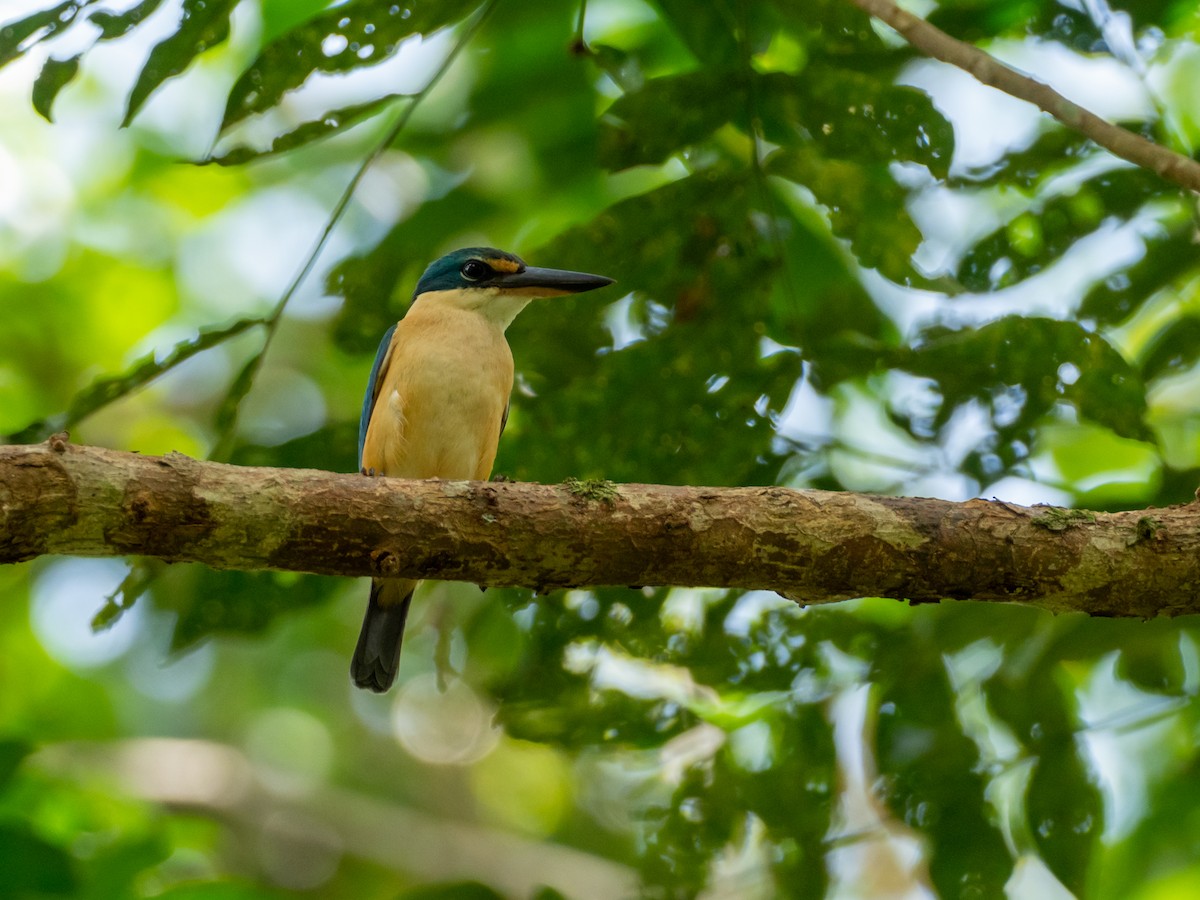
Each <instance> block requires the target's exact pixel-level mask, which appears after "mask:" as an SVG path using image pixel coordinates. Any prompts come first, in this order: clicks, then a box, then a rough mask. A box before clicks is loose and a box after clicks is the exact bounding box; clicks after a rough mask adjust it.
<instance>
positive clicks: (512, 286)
mask: <svg viewBox="0 0 1200 900" xmlns="http://www.w3.org/2000/svg"><path fill="white" fill-rule="evenodd" d="M612 281H613V280H612V279H611V278H605V277H604V276H603V275H588V274H586V273H584V272H567V271H563V270H561V269H538V268H534V267H533V266H527V265H525V263H524V262H523V261H522V260H521V259H520V257H517V256H514V255H513V254H511V253H505V252H504V251H503V250H494V249H492V248H490V247H468V248H466V249H463V250H455V251H454V252H453V253H448V254H446V255H445V256H443V257H442V258H441V259H439V260H437V261H436V262H434V263H432V264H431V265H430V266H429V268H427V269H426V270H425V274H424V275H422V276H421V280H420V281H419V282H417V289H416V290H415V291H414V292H413V300H412V304H411V305H410V306H409V308H408V312H407V313H406V314H405V316H404V318H403V319H401V320H400V321H399V322H397V323H396V324H395V325H393V326H392V327H391V328H389V329H388V331H387V333H386V334H385V335H384V336H383V341H382V343H380V345H379V352H378V353H377V354H376V356H375V365H374V366H373V367H372V368H371V377H370V380H369V381H368V383H367V395H366V397H365V398H364V400H363V407H362V418H361V419H360V420H359V426H358V465H359V469H360V471H362V472H363V473H364V474H367V475H388V476H392V477H396V478H448V479H475V480H480V481H482V480H486V479H487V478H488V477H490V476H491V474H492V463H493V462H495V459H496V449H497V446H498V444H499V441H500V433H501V432H502V431H503V430H504V424H505V422H506V421H508V404H509V394H510V393H511V391H512V385H513V358H512V351H511V350H509V348H508V341H506V340H505V338H504V330H505V329H506V328H508V326H509V325H510V324H511V323H512V321H513V319H515V318H516V317H517V314H518V313H520V312H521V310H523V309H524V308H525V307H526V306H527V305H528V304H529V302H530V301H531V300H535V299H537V298H539V297H558V296H562V295H564V294H578V293H582V292H583V291H591V290H594V289H596V288H600V287H604V286H605V285H607V284H612ZM416 586H417V582H416V581H410V580H406V579H397V578H374V579H372V580H371V599H370V602H369V603H368V604H367V613H366V616H365V617H364V618H363V624H362V632H361V633H360V634H359V636H358V646H356V647H355V648H354V658H353V659H352V660H351V663H350V676H351V678H353V679H354V683H355V684H356V685H358V686H359V687H361V688H369V689H370V690H372V691H376V692H377V693H382V692H383V691H386V690H387V689H388V688H389V687H391V685H392V682H393V681H394V680H395V678H396V669H397V667H398V665H399V662H400V642H401V640H402V639H403V637H404V622H405V619H407V618H408V605H409V603H410V602H411V601H412V595H413V590H414V589H415V588H416Z"/></svg>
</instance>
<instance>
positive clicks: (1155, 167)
mask: <svg viewBox="0 0 1200 900" xmlns="http://www.w3.org/2000/svg"><path fill="white" fill-rule="evenodd" d="M849 2H850V3H853V4H854V5H855V6H857V7H858V8H859V9H861V10H863V11H864V12H866V13H869V14H870V15H872V16H875V18H877V19H879V20H880V21H882V22H886V23H887V24H888V25H890V26H891V27H892V28H894V29H896V31H897V32H899V34H900V36H901V37H903V38H904V39H905V40H906V41H908V42H909V43H910V44H912V45H913V46H914V47H916V48H917V49H918V50H920V51H921V52H922V53H925V54H926V55H928V56H931V57H933V58H934V59H940V60H942V62H947V63H950V64H951V65H953V66H957V67H958V68H960V69H962V70H963V71H965V72H968V73H969V74H971V75H972V76H974V77H975V79H976V80H978V81H980V82H982V83H983V84H986V85H988V86H990V87H994V88H996V89H997V90H1001V91H1003V92H1004V93H1006V94H1008V95H1010V96H1012V97H1016V98H1018V99H1020V100H1026V101H1028V102H1029V103H1032V104H1034V105H1035V106H1037V107H1038V108H1039V109H1041V110H1043V111H1045V112H1047V113H1049V114H1050V115H1052V116H1053V117H1054V118H1056V119H1057V120H1058V121H1060V122H1062V123H1063V124H1064V125H1066V126H1067V127H1068V128H1070V129H1072V130H1074V131H1078V132H1079V133H1080V134H1082V135H1084V136H1085V137H1088V138H1091V140H1093V141H1095V142H1096V143H1097V144H1099V145H1100V146H1101V147H1104V148H1105V149H1106V150H1108V151H1109V152H1111V153H1113V154H1114V155H1116V156H1119V157H1121V158H1122V159H1125V160H1128V161H1129V162H1131V163H1134V164H1136V165H1138V166H1141V167H1142V168H1145V169H1149V170H1150V171H1152V172H1154V173H1156V174H1157V175H1158V176H1159V177H1161V178H1164V179H1166V180H1167V181H1173V182H1174V183H1175V184H1178V185H1180V186H1181V187H1184V188H1187V189H1188V190H1190V191H1196V192H1200V163H1197V162H1196V161H1195V160H1192V159H1188V157H1186V156H1183V155H1181V154H1179V153H1176V152H1174V151H1173V150H1168V149H1167V148H1166V147H1163V146H1160V145H1159V144H1155V143H1154V142H1153V141H1148V140H1146V139H1145V138H1144V137H1142V136H1141V135H1138V134H1134V133H1133V132H1132V131H1129V130H1127V129H1125V128H1121V127H1120V126H1118V125H1113V124H1112V123H1111V122H1106V121H1105V120H1104V119H1101V118H1100V117H1099V116H1097V115H1096V114H1095V113H1092V112H1089V111H1088V110H1086V109H1084V108H1083V107H1082V106H1079V105H1078V104H1076V103H1072V102H1071V101H1070V100H1068V99H1067V98H1066V97H1064V96H1063V95H1062V94H1060V93H1059V92H1058V91H1056V90H1054V88H1052V87H1050V86H1049V85H1045V84H1042V83H1041V82H1040V81H1036V80H1035V79H1033V78H1030V77H1029V76H1028V75H1022V74H1021V73H1020V72H1017V71H1016V70H1015V69H1011V68H1009V67H1008V66H1006V65H1004V64H1003V63H1002V62H1000V61H999V60H997V59H995V58H994V57H992V56H990V55H988V54H987V53H985V52H984V51H982V50H980V49H979V48H978V47H974V46H972V45H971V44H967V43H964V42H963V41H960V40H958V39H957V38H953V37H951V36H950V35H948V34H946V33H945V32H944V31H942V30H941V29H939V28H937V27H936V26H933V25H930V24H929V23H928V22H926V21H925V20H924V19H919V18H917V17H916V16H914V15H912V14H911V13H908V12H905V11H904V10H902V9H900V7H898V6H896V4H895V3H892V2H891V0H849Z"/></svg>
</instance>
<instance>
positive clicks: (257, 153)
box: [205, 94, 408, 166]
mask: <svg viewBox="0 0 1200 900" xmlns="http://www.w3.org/2000/svg"><path fill="white" fill-rule="evenodd" d="M406 96H408V95H407V94H385V95H384V96H382V97H376V98H375V99H374V100H368V101H367V102H366V103H358V104H355V105H353V106H344V107H342V108H341V109H335V110H330V111H329V112H327V113H325V114H324V115H323V116H321V118H320V119H317V120H314V121H311V122H304V123H302V124H300V125H298V126H296V127H295V128H293V129H292V130H291V131H289V132H287V133H286V134H281V135H279V136H278V137H277V138H275V139H274V140H273V141H271V146H270V147H268V148H266V149H264V150H256V149H255V148H253V147H247V146H242V147H234V148H233V149H232V150H229V151H227V152H225V153H222V154H221V155H220V156H214V157H212V158H211V159H207V160H205V162H206V163H216V164H217V165H219V166H238V165H241V164H242V163H246V162H249V161H250V160H254V159H261V158H263V157H267V156H275V155H276V154H279V153H286V152H287V151H288V150H294V149H296V148H297V147H303V146H304V145H305V144H310V143H312V142H313V141H318V140H320V139H321V138H323V137H326V136H327V135H330V134H334V133H336V132H339V131H343V130H345V129H347V128H350V127H351V126H353V125H357V124H358V123H359V122H362V121H364V120H366V119H369V118H371V117H372V116H374V115H376V114H377V113H379V112H381V111H382V110H384V109H387V107H388V106H389V105H391V103H392V101H393V100H396V99H398V98H400V97H406Z"/></svg>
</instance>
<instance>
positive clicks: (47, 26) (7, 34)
mask: <svg viewBox="0 0 1200 900" xmlns="http://www.w3.org/2000/svg"><path fill="white" fill-rule="evenodd" d="M95 2H96V0H65V2H63V3H60V4H58V5H57V6H52V7H51V8H50V9H44V10H42V11H41V12H36V13H34V14H33V15H31V16H26V17H25V18H24V19H19V20H18V21H16V22H9V23H8V24H6V25H0V66H4V65H6V64H8V63H10V62H12V61H13V60H14V59H16V58H17V57H18V56H22V55H23V54H24V53H25V52H26V51H28V50H29V48H30V47H32V46H34V45H35V44H40V43H41V42H42V41H46V40H50V39H51V38H54V37H57V36H59V35H61V34H62V33H63V32H65V31H66V30H67V29H68V28H70V27H71V26H72V25H73V24H75V20H76V19H77V18H78V16H79V12H80V10H82V9H83V8H84V7H86V6H90V5H91V4H92V3H95Z"/></svg>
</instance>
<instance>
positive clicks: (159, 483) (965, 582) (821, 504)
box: [0, 436, 1200, 616]
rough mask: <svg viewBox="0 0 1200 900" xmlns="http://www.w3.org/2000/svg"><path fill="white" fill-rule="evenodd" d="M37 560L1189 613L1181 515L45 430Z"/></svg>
mask: <svg viewBox="0 0 1200 900" xmlns="http://www.w3.org/2000/svg"><path fill="white" fill-rule="evenodd" d="M44 554H70V555H76V556H118V555H126V554H136V555H143V556H152V557H157V558H159V559H163V560H166V561H168V562H179V561H195V562H201V563H205V564H207V565H209V566H212V567H214V568H221V569H233V568H236V569H286V570H292V571H301V572H318V573H325V574H333V575H388V576H392V575H394V576H402V577H407V578H440V579H452V580H463V581H472V582H475V583H478V584H483V585H521V586H525V587H531V588H535V589H537V590H539V591H541V590H546V589H549V588H559V587H588V586H598V585H613V584H615V585H685V586H686V585H693V586H695V585H706V586H712V587H731V588H746V589H755V588H760V589H765V590H773V591H778V592H779V593H781V594H784V595H786V596H788V597H790V598H792V599H794V600H796V601H798V602H801V603H822V602H828V601H833V600H841V599H845V598H849V597H862V596H883V597H895V598H899V599H909V600H914V601H933V600H939V599H942V598H948V597H949V598H973V599H976V600H1008V601H1022V602H1026V603H1031V604H1036V605H1038V606H1042V607H1046V608H1049V609H1053V610H1059V611H1062V610H1080V611H1083V612H1087V613H1091V614H1093V615H1109V616H1117V615H1121V616H1153V615H1158V614H1167V615H1175V614H1180V613H1195V612H1200V599H1198V596H1197V590H1198V588H1200V503H1193V504H1187V505H1184V506H1177V507H1171V508H1169V509H1153V510H1138V511H1132V512H1119V513H1089V512H1083V511H1079V510H1062V509H1057V508H1053V507H1021V506H1015V505H1013V504H1010V503H1004V502H1000V501H988V500H971V501H968V502H966V503H952V502H948V501H944V500H928V499H917V498H910V497H878V496H869V495H861V494H843V493H830V492H825V491H798V490H790V489H788V488H781V487H751V488H706V487H668V486H662V485H641V484H622V485H613V484H610V483H607V482H600V483H587V482H585V483H582V484H579V483H576V484H572V485H540V484H495V483H487V482H465V481H403V480H399V479H385V478H366V477H363V476H360V475H339V474H333V473H330V472H320V471H313V470H306V469H266V468H248V467H238V466H229V465H223V464H219V463H207V462H199V461H196V460H193V459H190V458H188V457H186V456H182V455H180V454H168V455H166V456H162V457H154V456H140V455H138V454H135V453H123V452H119V451H114V450H104V449H100V448H96V447H83V446H76V445H73V444H70V443H67V442H66V441H65V440H63V439H62V437H61V436H59V437H55V438H51V440H50V441H49V442H47V443H45V444H37V445H32V446H4V447H0V562H6V563H14V562H20V561H23V560H29V559H33V558H35V557H38V556H42V555H44Z"/></svg>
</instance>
